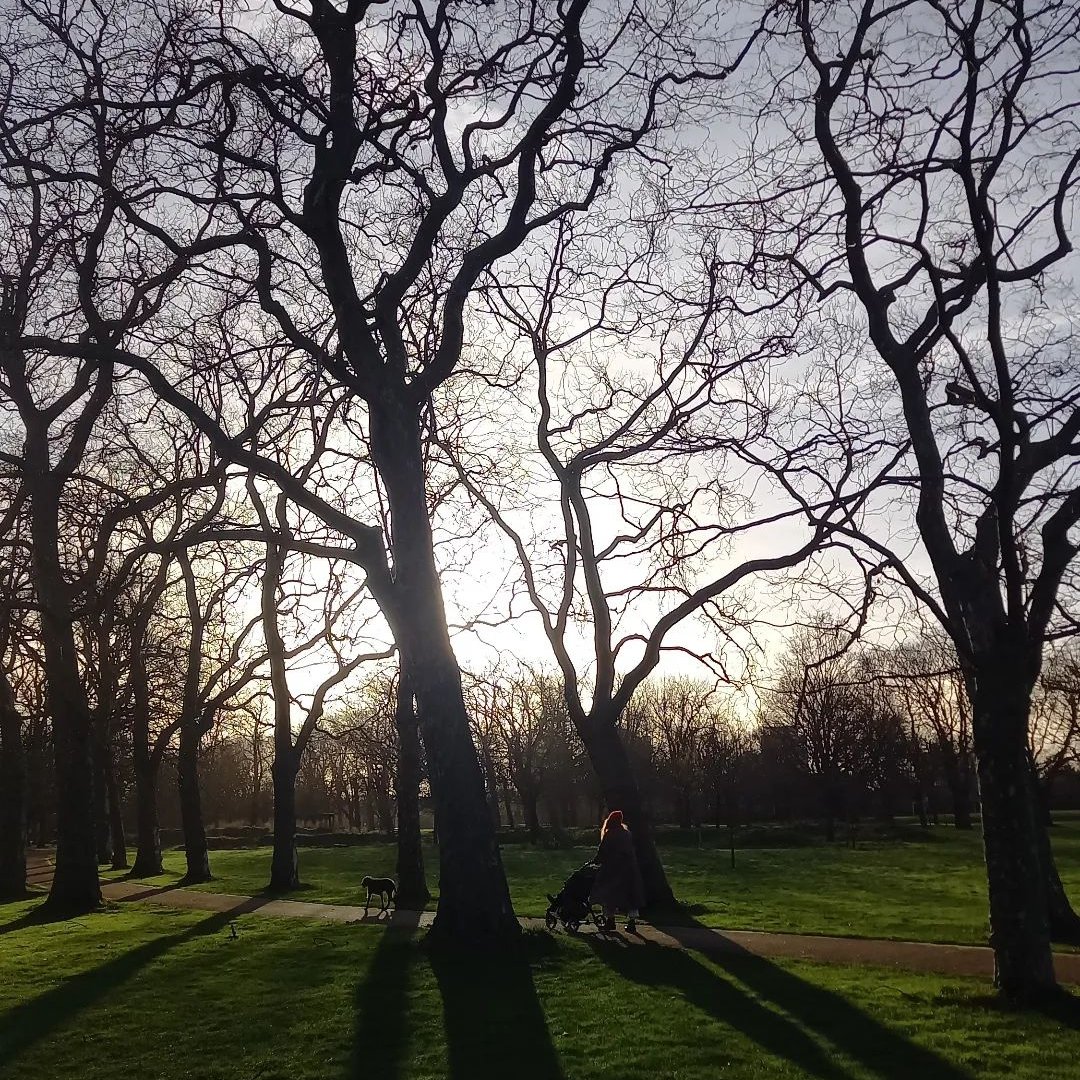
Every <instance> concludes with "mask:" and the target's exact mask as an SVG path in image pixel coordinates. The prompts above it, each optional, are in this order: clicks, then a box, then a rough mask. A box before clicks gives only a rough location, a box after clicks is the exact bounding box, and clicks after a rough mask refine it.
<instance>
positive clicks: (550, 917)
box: [544, 911, 559, 930]
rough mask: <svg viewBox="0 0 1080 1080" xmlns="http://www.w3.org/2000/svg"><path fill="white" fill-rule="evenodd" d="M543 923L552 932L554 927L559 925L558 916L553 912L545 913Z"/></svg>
mask: <svg viewBox="0 0 1080 1080" xmlns="http://www.w3.org/2000/svg"><path fill="white" fill-rule="evenodd" d="M544 922H545V923H547V928H548V929H549V930H554V929H555V927H556V926H558V925H559V919H558V916H557V915H556V914H555V912H554V911H549V912H548V913H547V916H546V917H545V918H544Z"/></svg>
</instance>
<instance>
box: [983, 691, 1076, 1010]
mask: <svg viewBox="0 0 1080 1080" xmlns="http://www.w3.org/2000/svg"><path fill="white" fill-rule="evenodd" d="M1009 674H1010V673H1009V672H1008V670H1006V671H1004V672H1002V673H1000V674H999V675H998V676H997V677H996V678H989V677H988V678H987V679H986V680H984V682H983V684H981V686H980V689H979V691H978V692H977V693H976V694H974V695H973V701H972V706H973V725H972V726H973V730H974V736H975V752H976V756H977V759H978V776H979V794H980V798H981V802H982V820H983V845H984V850H985V855H986V874H987V879H988V885H989V895H990V945H991V947H992V948H993V950H994V985H995V986H996V987H998V988H999V989H1000V990H1001V991H1002V992H1003V993H1004V994H1005V995H1006V996H1008V997H1010V998H1013V999H1016V1000H1034V999H1036V998H1038V997H1039V996H1041V995H1043V994H1045V993H1048V992H1050V991H1052V990H1054V989H1055V988H1056V980H1055V976H1054V965H1053V958H1052V955H1051V951H1050V928H1049V920H1048V907H1047V896H1046V877H1045V872H1044V867H1043V864H1042V860H1041V859H1040V857H1039V828H1038V822H1037V820H1036V811H1035V801H1034V799H1033V797H1032V790H1031V773H1030V768H1029V764H1028V755H1027V724H1028V714H1029V711H1030V709H1029V704H1028V702H1027V701H1026V700H1025V698H1026V693H1025V692H1024V691H1023V690H1022V688H1021V687H1020V680H1019V679H1015V680H1010V679H1009Z"/></svg>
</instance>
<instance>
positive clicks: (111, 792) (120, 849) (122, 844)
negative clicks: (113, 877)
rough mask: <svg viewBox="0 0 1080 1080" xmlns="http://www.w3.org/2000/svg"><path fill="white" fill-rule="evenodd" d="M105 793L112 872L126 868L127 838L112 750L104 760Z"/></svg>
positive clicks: (109, 749)
mask: <svg viewBox="0 0 1080 1080" xmlns="http://www.w3.org/2000/svg"><path fill="white" fill-rule="evenodd" d="M105 793H106V796H107V801H108V808H109V846H110V847H111V848H112V863H111V864H110V865H111V868H112V869H113V870H126V869H127V868H128V857H127V837H126V836H125V835H124V808H123V807H122V806H121V804H120V784H119V783H118V782H117V779H116V763H115V762H114V761H113V756H112V749H111V747H109V748H108V753H107V756H106V758H105Z"/></svg>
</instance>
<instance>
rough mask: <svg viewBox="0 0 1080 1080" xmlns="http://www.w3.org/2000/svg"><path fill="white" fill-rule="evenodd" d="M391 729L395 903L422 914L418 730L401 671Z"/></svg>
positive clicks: (408, 687) (408, 686) (426, 894)
mask: <svg viewBox="0 0 1080 1080" xmlns="http://www.w3.org/2000/svg"><path fill="white" fill-rule="evenodd" d="M394 725H395V726H396V728H397V736H398V760H397V773H396V776H395V792H396V795H397V887H398V894H397V902H398V904H400V905H401V906H402V907H403V908H407V909H414V910H417V911H422V910H423V909H424V908H425V907H426V906H427V902H428V900H429V899H430V898H431V893H430V892H428V887H427V878H426V877H425V876H424V850H423V848H422V846H421V838H420V729H419V727H418V726H417V721H416V709H415V707H414V705H413V693H412V685H411V683H410V682H409V680H408V679H407V678H406V675H405V671H404V669H402V671H401V674H400V677H399V679H398V687H397V701H396V703H395V707H394Z"/></svg>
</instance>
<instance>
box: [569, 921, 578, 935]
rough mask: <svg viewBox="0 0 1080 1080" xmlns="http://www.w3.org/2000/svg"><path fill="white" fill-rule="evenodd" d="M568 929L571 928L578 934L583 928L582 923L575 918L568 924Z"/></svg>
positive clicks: (571, 930) (571, 931)
mask: <svg viewBox="0 0 1080 1080" xmlns="http://www.w3.org/2000/svg"><path fill="white" fill-rule="evenodd" d="M566 929H567V930H569V931H570V933H571V934H576V933H577V932H578V931H579V930H580V929H581V923H579V922H578V921H577V920H576V919H574V920H572V921H571V922H568V923H567V924H566Z"/></svg>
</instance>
